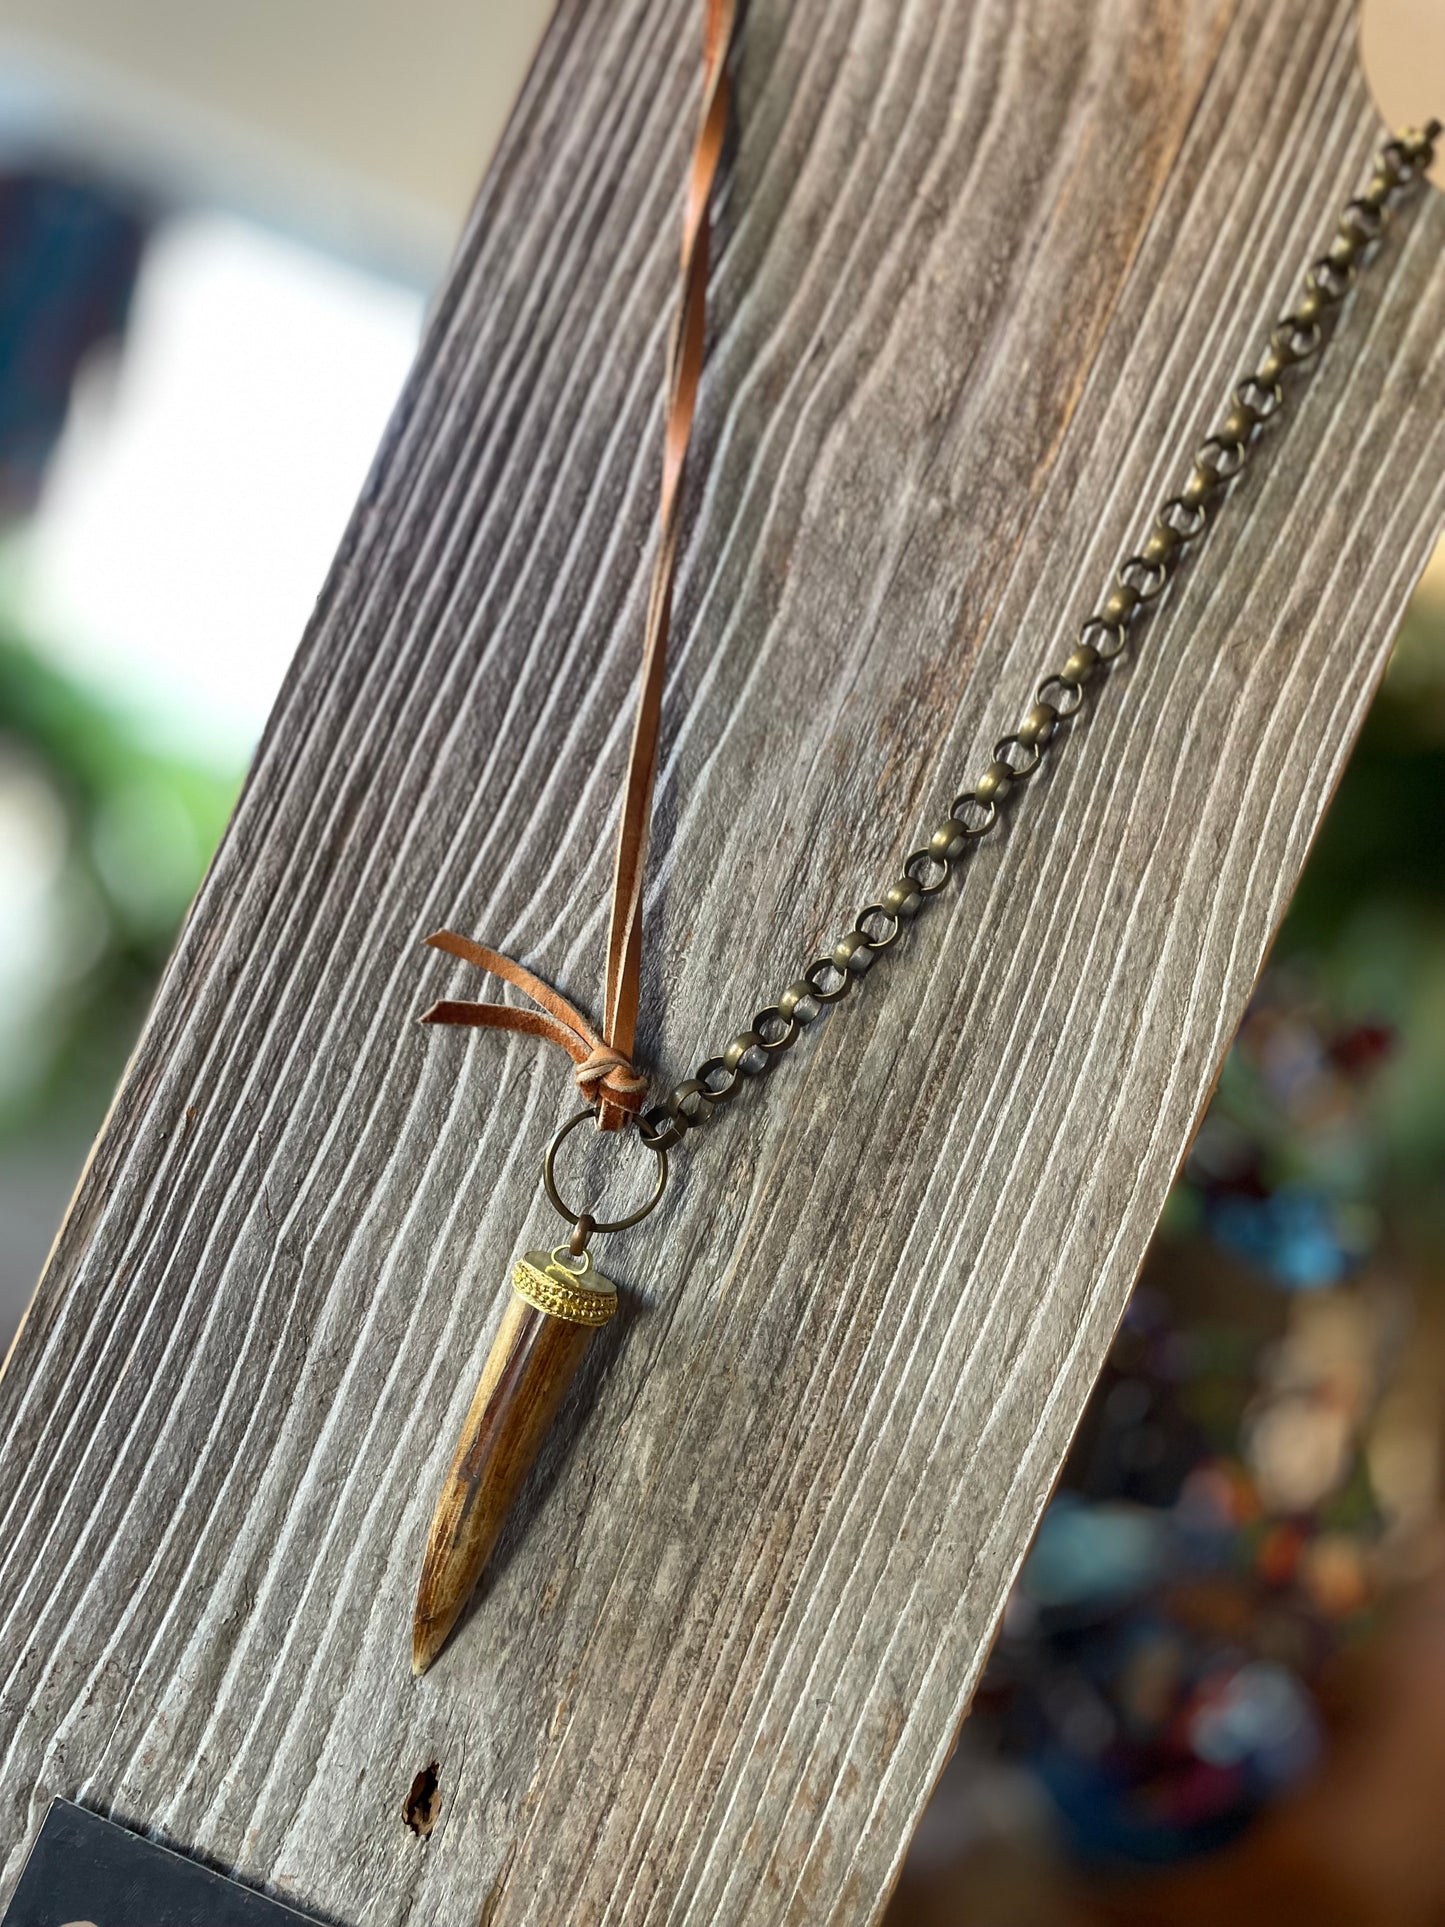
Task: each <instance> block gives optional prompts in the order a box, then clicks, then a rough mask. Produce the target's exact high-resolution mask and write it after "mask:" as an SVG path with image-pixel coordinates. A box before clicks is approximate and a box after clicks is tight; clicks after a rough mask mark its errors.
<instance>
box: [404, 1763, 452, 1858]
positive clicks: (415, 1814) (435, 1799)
mask: <svg viewBox="0 0 1445 1927" xmlns="http://www.w3.org/2000/svg"><path fill="white" fill-rule="evenodd" d="M438 1770H439V1762H438V1761H436V1760H433V1761H432V1763H431V1765H430V1766H424V1767H423V1768H422V1770H421V1772H420V1773H418V1774H417V1776H416V1778H415V1779H414V1780H413V1781H412V1783H411V1792H410V1793H408V1794H407V1796H406V1805H405V1806H404V1807H403V1808H402V1810H401V1811H402V1818H403V1819H404V1820H405V1821H406V1824H407V1825H408V1826H409V1827H410V1828H411V1830H412V1832H413V1833H414V1834H415V1835H416V1837H417V1839H418V1840H429V1839H430V1838H431V1830H432V1828H433V1827H434V1826H435V1825H436V1823H437V1815H438V1814H439V1813H440V1812H441V1810H442V1799H441V1794H440V1792H439V1791H438V1788H437V1778H438Z"/></svg>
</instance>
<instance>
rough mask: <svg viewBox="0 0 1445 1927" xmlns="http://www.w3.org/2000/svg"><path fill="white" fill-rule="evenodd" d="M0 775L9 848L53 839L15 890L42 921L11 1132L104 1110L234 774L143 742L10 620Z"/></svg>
mask: <svg viewBox="0 0 1445 1927" xmlns="http://www.w3.org/2000/svg"><path fill="white" fill-rule="evenodd" d="M0 778H3V779H4V797H3V802H0V807H3V809H4V810H5V812H6V815H7V818H8V821H7V822H6V823H5V824H4V825H3V826H0V827H3V829H4V832H5V835H6V838H7V841H8V844H9V846H10V848H11V850H12V851H15V850H19V851H20V852H21V855H22V856H23V855H24V852H25V850H26V848H27V847H29V846H34V847H36V848H40V849H42V850H43V852H44V855H45V862H44V864H43V865H42V866H41V867H42V869H43V875H42V876H41V877H40V879H39V882H38V883H37V885H36V887H34V888H33V889H30V890H28V891H27V892H25V901H24V903H23V905H22V906H20V907H19V908H17V906H15V905H13V904H12V905H8V906H7V917H8V916H12V915H25V916H28V917H29V918H30V919H31V921H32V922H33V923H34V924H35V925H36V928H35V929H34V930H33V931H31V932H30V933H28V934H27V933H23V932H22V933H20V934H19V937H18V939H17V945H16V949H17V950H18V955H19V958H20V962H21V963H22V965H23V964H24V963H25V961H26V959H27V958H29V960H30V962H31V966H32V967H31V968H29V969H26V970H23V971H22V972H21V973H19V974H20V976H21V979H22V980H21V981H19V982H16V983H12V984H11V985H9V986H7V989H8V990H9V993H10V995H9V998H8V1003H9V1006H10V1008H9V1009H8V1011H7V1012H5V1013H0V1025H3V1026H5V1027H7V1028H8V1029H9V1030H10V1031H11V1033H12V1034H11V1035H9V1036H6V1037H5V1038H4V1043H5V1047H6V1049H5V1055H6V1059H7V1066H6V1070H5V1072H4V1074H3V1075H0V1136H9V1135H13V1134H15V1133H17V1132H19V1131H23V1130H27V1129H33V1128H36V1127H44V1126H45V1125H47V1124H49V1123H50V1122H51V1121H53V1120H54V1119H55V1118H57V1117H62V1116H65V1115H67V1114H69V1115H74V1114H75V1113H76V1112H77V1111H79V1112H90V1113H91V1114H92V1115H94V1116H95V1117H96V1118H97V1120H98V1116H99V1111H100V1107H101V1106H102V1105H103V1104H104V1102H105V1100H106V1099H107V1098H108V1096H109V1094H110V1091H111V1090H112V1089H113V1087H114V1085H115V1083H116V1080H117V1078H118V1076H119V1073H120V1070H121V1067H122V1065H123V1063H124V1061H125V1057H126V1055H127V1053H128V1051H129V1050H130V1047H131V1045H132V1044H133V1042H134V1040H135V1036H136V1033H137V1031H138V1030H139V1027H140V1024H141V1022H142V1020H143V1017H144V1014H145V1010H146V1008H147V1005H148V1004H149V1001H150V998H151V995H152V993H153V991H154V988H155V984H156V980H157V978H158V976H159V974H160V971H161V968H162V966H163V965H164V962H165V959H166V956H167V954H168V953H169V951H170V948H171V946H172V944H173V942H174V940H175V935H176V931H177V929H178V927H179V925H180V922H181V919H182V918H183V916H184V914H185V911H186V908H187V906H188V905H189V903H190V901H191V898H192V896H193V895H194V893H195V890H196V887H197V885H198V884H199V882H200V879H201V877H202V875H203V874H204V872H205V868H206V865H207V864H208V862H209V861H210V858H211V855H212V852H213V851H214V850H215V847H216V844H217V842H218V841H219V839H220V835H221V832H222V830H223V829H224V827H225V824H226V820H227V817H228V815H229V813H230V809H231V806H232V803H233V802H234V800H235V795H236V791H237V788H238V783H239V777H238V774H237V773H236V772H234V771H221V770H217V769H215V768H213V767H211V766H209V765H208V764H207V763H205V762H204V761H202V760H199V759H197V760H195V761H189V760H186V759H185V758H182V757H178V756H174V755H166V754H163V753H160V752H158V751H156V750H155V749H153V748H151V747H149V746H148V744H147V743H146V740H145V738H144V735H143V733H142V731H141V730H140V729H139V728H138V727H137V726H136V725H135V724H134V723H132V722H130V721H129V720H128V719H127V718H126V717H124V716H123V715H122V714H121V713H120V712H119V711H118V710H116V709H114V708H113V707H111V706H109V705H108V704H106V703H105V702H104V701H102V700H101V699H99V698H98V697H96V696H95V695H94V694H92V693H91V692H90V691H88V690H87V689H86V688H85V687H84V686H83V685H82V684H81V683H80V682H79V681H78V680H76V679H75V678H74V677H72V676H70V675H68V674H67V673H66V672H65V671H64V670H62V669H61V668H59V667H57V666H56V665H55V664H54V663H52V662H49V661H47V660H45V659H44V658H43V657H42V656H41V655H40V654H39V653H38V652H37V651H35V650H34V649H32V648H30V647H28V646H27V645H26V644H25V643H24V642H23V641H21V640H20V639H18V638H17V637H16V636H15V635H14V634H13V633H12V634H5V633H3V632H0ZM32 867H34V866H32ZM42 960H43V961H42ZM11 962H12V971H13V970H14V963H15V959H14V957H12V959H11ZM37 964H38V968H37V967H35V966H36V965H37Z"/></svg>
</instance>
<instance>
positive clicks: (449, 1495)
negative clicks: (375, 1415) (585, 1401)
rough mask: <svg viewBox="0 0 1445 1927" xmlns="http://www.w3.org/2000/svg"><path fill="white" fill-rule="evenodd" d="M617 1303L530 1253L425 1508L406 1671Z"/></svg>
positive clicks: (456, 1602)
mask: <svg viewBox="0 0 1445 1927" xmlns="http://www.w3.org/2000/svg"><path fill="white" fill-rule="evenodd" d="M616 1309H617V1288H616V1286H615V1285H613V1284H611V1283H610V1282H609V1281H608V1280H607V1279H606V1278H603V1277H601V1276H600V1275H599V1274H598V1273H597V1272H595V1271H593V1270H592V1268H591V1266H590V1264H589V1265H588V1266H587V1268H586V1270H585V1271H577V1270H573V1269H570V1268H569V1267H568V1266H566V1265H564V1264H563V1263H561V1262H560V1252H559V1253H551V1252H546V1251H529V1252H528V1253H527V1254H526V1256H525V1257H524V1258H523V1259H522V1260H521V1262H520V1263H519V1264H518V1265H517V1267H516V1269H515V1270H514V1271H513V1273H512V1297H511V1300H510V1302H509V1303H508V1306H507V1309H506V1311H505V1312H504V1313H503V1316H502V1322H501V1325H500V1326H499V1327H498V1330H497V1335H496V1337H495V1339H493V1341H492V1349H491V1351H490V1352H489V1353H488V1355H487V1362H486V1365H485V1367H484V1368H483V1371H482V1377H481V1383H480V1384H479V1385H478V1386H477V1391H476V1396H475V1398H473V1400H472V1404H471V1410H470V1411H469V1412H468V1413H467V1421H466V1424H465V1426H464V1427H463V1428H462V1436H461V1440H460V1443H459V1444H458V1446H457V1450H456V1456H455V1458H454V1459H453V1460H452V1466H451V1470H450V1472H448V1474H447V1478H446V1483H445V1484H444V1485H443V1487H442V1493H441V1497H440V1499H439V1500H438V1501H437V1508H436V1511H435V1513H434V1514H433V1515H432V1522H431V1533H430V1536H429V1537H428V1539H427V1548H426V1557H425V1558H424V1559H423V1561H422V1568H421V1583H420V1585H419V1586H418V1588H417V1595H416V1618H415V1620H414V1622H413V1625H412V1669H413V1671H415V1672H416V1673H419V1674H420V1673H424V1672H425V1671H426V1669H427V1667H428V1666H430V1665H431V1663H432V1661H433V1660H434V1659H435V1658H436V1656H437V1654H438V1653H439V1652H440V1651H441V1649H442V1647H443V1646H444V1645H445V1644H446V1642H447V1639H448V1637H449V1635H450V1633H451V1630H452V1628H453V1627H454V1626H455V1625H456V1623H457V1620H458V1618H459V1617H460V1616H461V1612H462V1608H463V1607H464V1606H465V1605H466V1603H467V1600H468V1599H469V1598H470V1597H471V1592H472V1588H473V1587H474V1586H475V1585H476V1583H477V1581H478V1579H480V1577H481V1575H482V1569H483V1567H484V1566H485V1565H486V1563H487V1560H488V1558H489V1557H490V1556H491V1551H492V1548H493V1546H494V1545H495V1544H496V1542H497V1535H498V1533H499V1532H500V1531H501V1529H502V1524H503V1521H504V1520H505V1519H506V1516H507V1513H508V1511H509V1510H510V1508H511V1505H512V1501H513V1500H514V1499H515V1498H516V1496H517V1493H518V1491H519V1490H520V1488H521V1485H522V1481H523V1480H524V1479H525V1478H526V1476H527V1473H528V1472H529V1470H530V1469H531V1467H532V1464H533V1461H534V1460H535V1459H536V1456H537V1453H538V1450H539V1449H540V1447H541V1444H542V1440H543V1438H544V1437H545V1436H546V1432H547V1427H548V1426H549V1425H550V1424H551V1422H552V1420H553V1418H554V1417H555V1416H556V1413H557V1407H558V1406H559V1405H560V1404H561V1403H562V1398H563V1395H564V1393H565V1392H566V1390H567V1387H568V1386H569V1385H570V1384H571V1383H572V1380H573V1378H574V1377H575V1376H576V1372H577V1367H578V1366H579V1365H580V1364H581V1362H582V1354H583V1353H584V1352H585V1351H586V1349H587V1341H588V1339H589V1338H590V1337H591V1336H592V1333H593V1332H594V1331H595V1330H596V1328H597V1327H598V1326H599V1325H605V1324H606V1323H607V1321H608V1319H609V1318H611V1316H612V1314H613V1312H614V1311H616Z"/></svg>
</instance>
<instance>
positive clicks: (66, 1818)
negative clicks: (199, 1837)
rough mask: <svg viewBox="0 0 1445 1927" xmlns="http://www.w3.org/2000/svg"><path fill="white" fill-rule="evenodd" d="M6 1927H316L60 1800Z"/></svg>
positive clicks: (30, 1862) (53, 1808)
mask: <svg viewBox="0 0 1445 1927" xmlns="http://www.w3.org/2000/svg"><path fill="white" fill-rule="evenodd" d="M0 1927H313V1924H312V1923H309V1922H307V1921H306V1920H305V1919H304V1918H303V1916H302V1915H300V1914H297V1913H293V1912H292V1911H291V1909H290V1908H289V1907H282V1906H280V1905H279V1904H278V1903H277V1902H276V1901H274V1900H267V1899H266V1897H265V1896H264V1894H258V1893H253V1892H252V1891H251V1889H250V1888H249V1887H238V1886H237V1885H236V1883H235V1882H234V1881H233V1880H223V1879H222V1878H221V1876H220V1874H218V1873H212V1872H211V1871H210V1869H209V1868H208V1867H198V1866H197V1865H196V1864H195V1862H194V1861H192V1860H183V1859H182V1858H181V1856H180V1855H179V1854H178V1853H170V1852H168V1851H167V1849H166V1848H165V1847H158V1846H156V1845H155V1844H154V1843H153V1842H152V1841H150V1840H143V1839H142V1838H141V1836H140V1835H139V1834H138V1833H127V1831H126V1830H125V1828H124V1827H118V1826H116V1825H115V1823H114V1822H113V1821H111V1820H102V1819H101V1818H100V1817H99V1815H98V1814H94V1813H87V1812H86V1811H85V1809H84V1808H83V1807H76V1806H72V1805H71V1804H70V1802H69V1801H68V1800H56V1801H54V1802H53V1803H52V1805H51V1808H50V1811H49V1812H48V1813H47V1814H46V1816H45V1824H44V1826H42V1827H41V1829H40V1838H39V1839H38V1840H37V1841H36V1842H35V1845H34V1846H33V1847H32V1848H31V1850H30V1858H29V1859H28V1860H27V1861H26V1863H25V1871H24V1873H23V1874H21V1876H20V1885H19V1886H18V1887H17V1888H16V1889H15V1897H14V1899H13V1900H12V1901H11V1902H10V1905H9V1907H7V1908H6V1910H5V1918H4V1920H3V1921H0Z"/></svg>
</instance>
